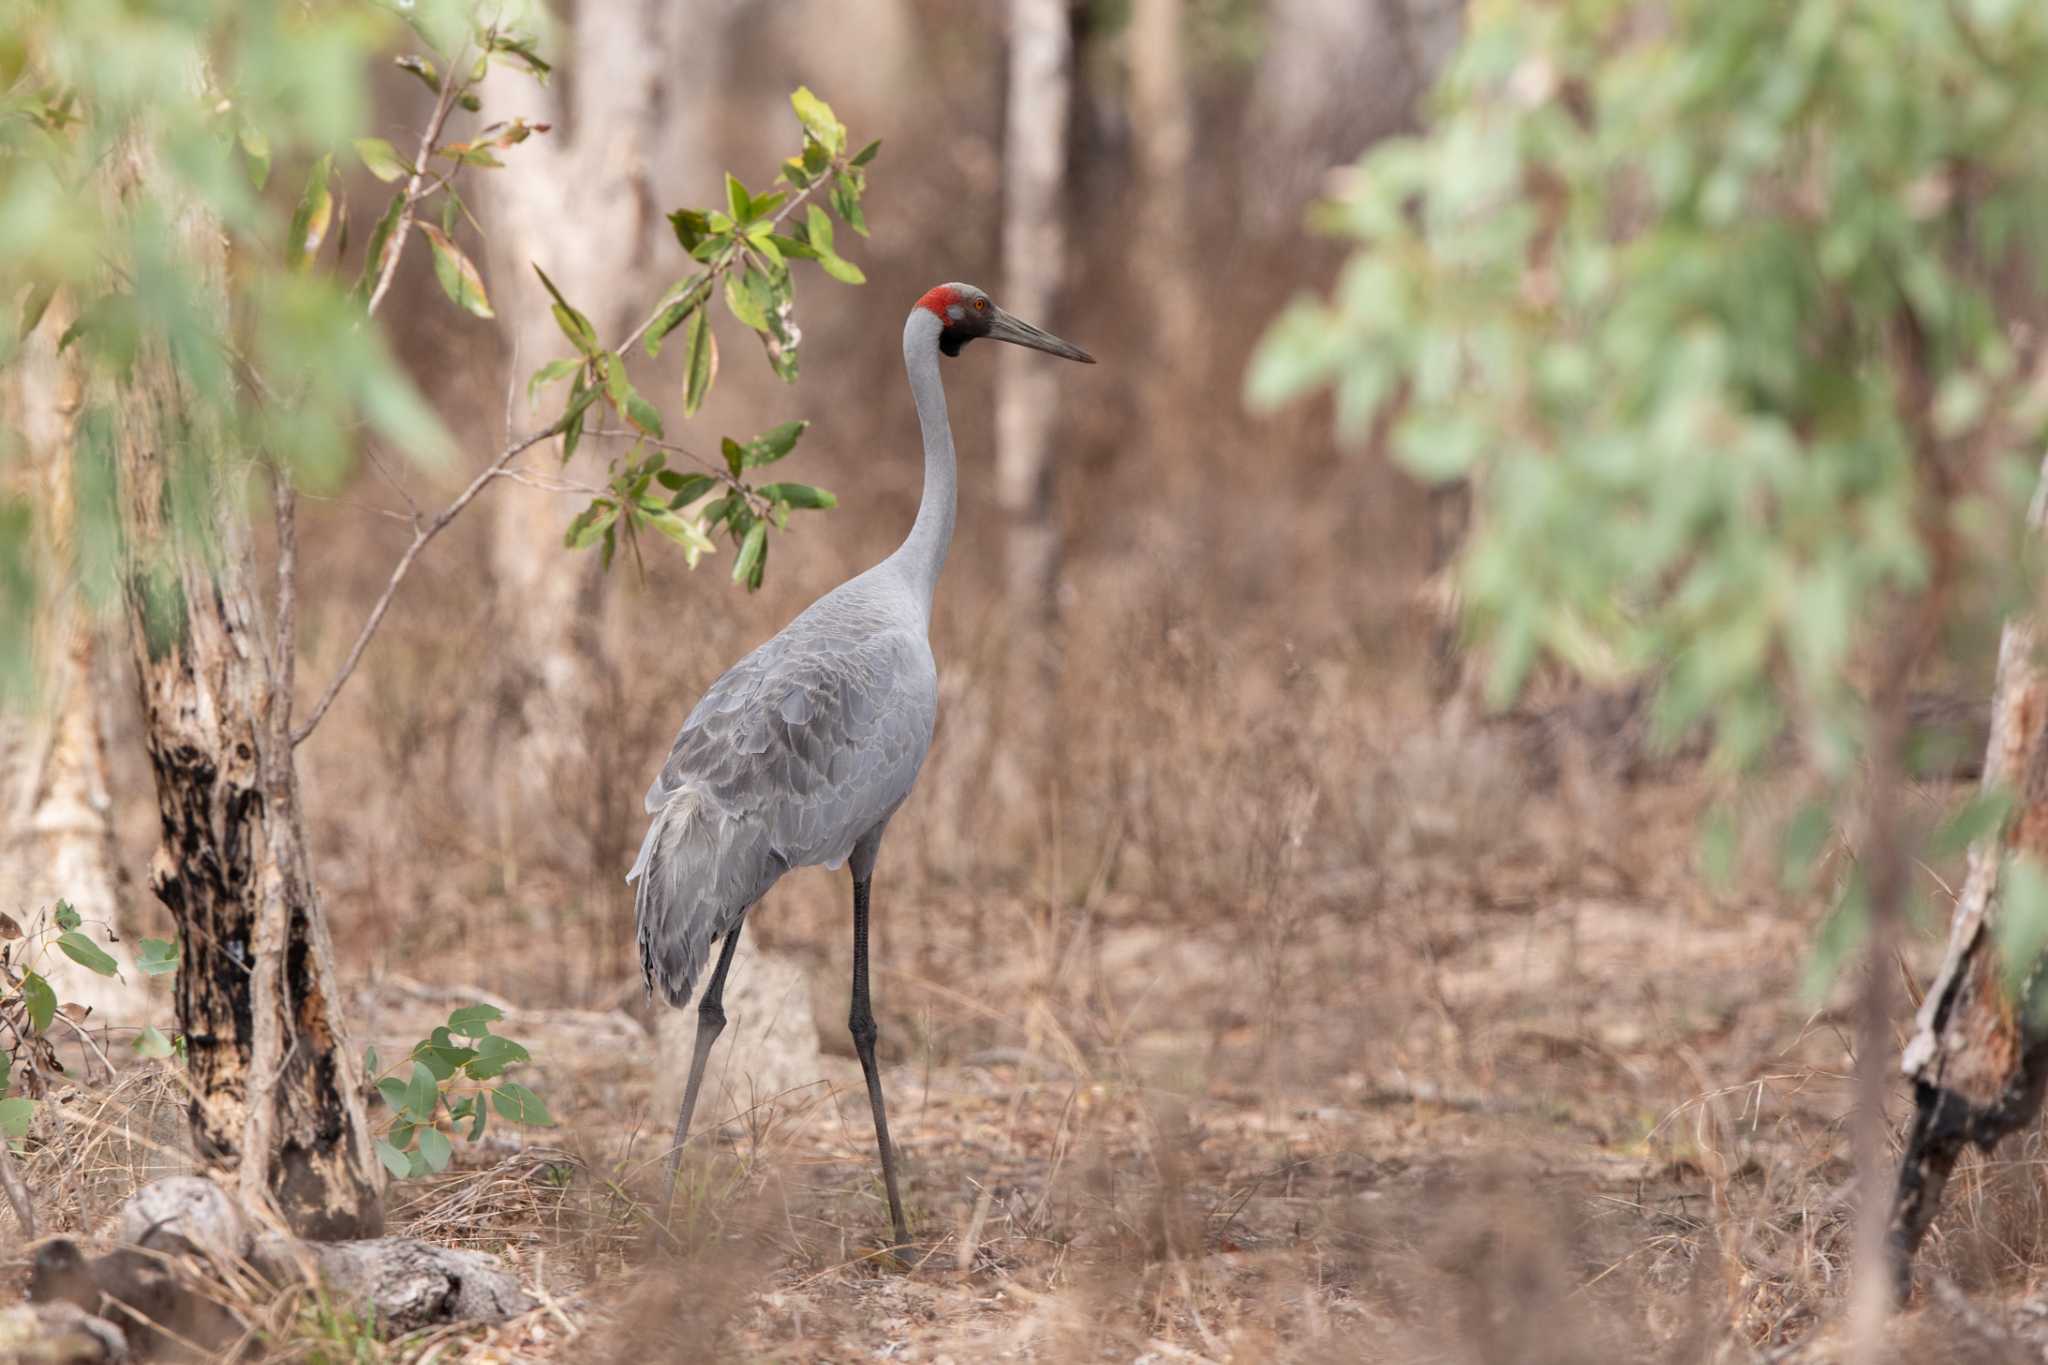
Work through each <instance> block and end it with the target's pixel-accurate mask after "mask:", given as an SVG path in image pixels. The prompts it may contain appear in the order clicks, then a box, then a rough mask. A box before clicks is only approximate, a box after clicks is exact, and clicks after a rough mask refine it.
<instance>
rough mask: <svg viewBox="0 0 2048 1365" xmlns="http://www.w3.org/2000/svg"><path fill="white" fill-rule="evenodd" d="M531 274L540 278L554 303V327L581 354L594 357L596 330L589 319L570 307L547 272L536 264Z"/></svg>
mask: <svg viewBox="0 0 2048 1365" xmlns="http://www.w3.org/2000/svg"><path fill="white" fill-rule="evenodd" d="M533 273H534V274H536V275H538V276H540V282H541V284H542V285H544V286H545V287H546V288H547V291H548V294H549V296H550V297H552V298H553V299H554V301H555V307H554V314H555V325H556V326H558V327H560V328H561V329H562V335H563V336H565V337H567V338H569V340H570V341H571V342H572V343H574V345H575V347H576V349H577V350H579V351H581V352H583V354H585V355H596V354H597V349H598V348H597V329H596V328H595V327H592V326H591V325H590V319H589V318H587V317H585V316H583V314H581V313H579V312H577V311H576V310H575V309H574V308H573V307H571V306H570V304H569V301H568V300H567V299H565V298H563V297H562V291H561V290H559V289H557V288H555V282H554V281H553V280H551V279H549V278H548V272H547V271H545V270H542V269H541V268H540V266H539V265H538V264H536V265H535V266H534V267H533Z"/></svg>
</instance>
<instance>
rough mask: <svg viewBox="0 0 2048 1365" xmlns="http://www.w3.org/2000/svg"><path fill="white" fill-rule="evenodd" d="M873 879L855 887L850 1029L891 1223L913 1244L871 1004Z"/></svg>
mask: <svg viewBox="0 0 2048 1365" xmlns="http://www.w3.org/2000/svg"><path fill="white" fill-rule="evenodd" d="M871 881H872V878H869V877H863V878H861V879H860V880H859V881H856V882H855V883H854V884H853V1011H852V1013H850V1014H848V1015H847V1018H846V1027H847V1028H848V1029H849V1030H851V1031H852V1033H853V1050H854V1051H855V1052H857V1053H859V1054H860V1069H861V1070H862V1071H863V1072H865V1073H866V1075H867V1078H868V1106H869V1107H870V1108H871V1109H873V1110H874V1111H875V1143H876V1145H877V1146H879V1147H880V1148H881V1149H882V1183H883V1184H884V1185H885V1186H887V1187H888V1190H889V1221H890V1222H891V1223H893V1224H895V1232H896V1245H897V1246H908V1245H909V1244H910V1231H909V1229H908V1228H907V1227H906V1226H905V1225H904V1222H903V1200H902V1198H901V1197H900V1196H899V1195H898V1194H897V1193H896V1153H895V1151H894V1149H892V1148H891V1147H890V1145H889V1112H888V1110H887V1109H886V1108H884V1107H883V1105H882V1075H881V1072H880V1071H878V1070H877V1069H876V1068H875V1037H876V1033H875V1012H874V1010H873V1009H871V1008H870V1007H869V1005H868V886H869V883H870V882H871Z"/></svg>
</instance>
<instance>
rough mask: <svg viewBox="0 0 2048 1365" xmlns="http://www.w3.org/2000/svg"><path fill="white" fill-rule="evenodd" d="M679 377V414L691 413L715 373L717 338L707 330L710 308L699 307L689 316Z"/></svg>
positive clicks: (709, 385)
mask: <svg viewBox="0 0 2048 1365" xmlns="http://www.w3.org/2000/svg"><path fill="white" fill-rule="evenodd" d="M688 357H689V358H688V360H687V361H686V362H685V367H684V372H683V373H684V379H683V415H684V416H685V417H694V416H696V415H697V409H698V408H700V407H702V406H703V405H704V395H705V394H706V393H708V392H710V390H711V382H712V380H714V379H716V378H717V377H718V338H716V337H714V336H713V335H712V334H711V314H710V310H708V309H704V308H700V309H698V310H697V311H696V312H695V313H693V314H691V316H690V331H689V351H688Z"/></svg>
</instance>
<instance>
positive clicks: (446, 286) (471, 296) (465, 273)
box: [419, 223, 588, 330]
mask: <svg viewBox="0 0 2048 1365" xmlns="http://www.w3.org/2000/svg"><path fill="white" fill-rule="evenodd" d="M419 229H420V231H421V232H424V233H425V234H426V235H427V240H428V241H429V242H431V243H432V244H433V247H434V276H435V278H437V279H439V280H440V281H441V290H442V292H443V293H445V294H447V295H448V297H449V298H451V299H453V300H454V301H455V303H456V305H457V306H458V307H461V308H465V309H468V310H469V311H470V312H472V313H474V314H476V316H478V317H480V318H494V317H496V316H497V314H496V313H494V312H492V311H491V301H490V298H489V297H488V296H487V295H485V293H484V279H483V276H482V275H480V274H478V273H477V268H476V264H475V263H474V262H473V261H471V260H470V259H469V257H467V256H465V255H464V254H463V253H462V248H461V247H459V246H457V245H455V243H454V241H453V240H452V239H450V237H449V236H448V234H447V233H445V232H443V231H442V230H441V229H440V228H437V227H435V226H434V225H433V224H432V223H421V224H419ZM586 325H588V324H586ZM565 330H566V329H565Z"/></svg>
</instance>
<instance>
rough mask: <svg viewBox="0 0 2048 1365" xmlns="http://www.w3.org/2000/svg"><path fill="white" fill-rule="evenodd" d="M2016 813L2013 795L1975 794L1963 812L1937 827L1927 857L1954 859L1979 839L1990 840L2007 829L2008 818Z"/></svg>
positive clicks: (1965, 804)
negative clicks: (2014, 811) (2006, 821)
mask: <svg viewBox="0 0 2048 1365" xmlns="http://www.w3.org/2000/svg"><path fill="white" fill-rule="evenodd" d="M2012 811H2013V799H2012V796H2011V794H2010V793H2009V792H2005V791H2001V790H1996V789H1994V790H1992V791H1982V792H1973V793H1972V794H1971V796H1970V799H1969V800H1968V801H1965V802H1964V803H1963V805H1962V807H1961V809H1959V810H1957V811H1956V813H1955V814H1953V815H1951V816H1949V818H1948V819H1946V820H1944V821H1942V822H1941V824H1940V825H1938V826H1937V827H1936V828H1935V831H1934V833H1933V834H1932V835H1931V836H1929V838H1928V840H1927V856H1928V857H1930V858H1950V857H1954V856H1955V855H1956V854H1958V853H1961V852H1963V851H1964V850H1966V849H1968V848H1969V846H1970V845H1971V844H1974V843H1976V842H1977V841H1978V840H1979V839H1988V838H1991V837H1992V836H1994V835H1996V834H1997V833H1998V831H1999V830H2000V829H2001V828H2003V827H2004V825H2005V820H2006V817H2007V816H2009V815H2011V814H2012Z"/></svg>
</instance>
